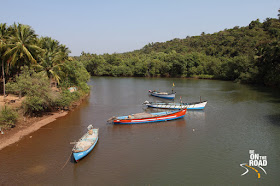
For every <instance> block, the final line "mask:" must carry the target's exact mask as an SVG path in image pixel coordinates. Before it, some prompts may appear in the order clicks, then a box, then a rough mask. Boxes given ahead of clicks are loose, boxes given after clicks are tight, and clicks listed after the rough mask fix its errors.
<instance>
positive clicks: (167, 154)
mask: <svg viewBox="0 0 280 186" xmlns="http://www.w3.org/2000/svg"><path fill="white" fill-rule="evenodd" d="M173 82H174V83H175V91H176V92H177V95H176V100H177V101H178V100H179V99H178V98H179V97H180V96H181V97H182V99H183V101H185V102H193V101H199V99H200V98H199V97H200V96H201V97H202V99H207V100H208V104H207V105H206V108H205V110H204V111H187V114H186V116H185V117H184V118H183V119H179V120H174V121H168V122H161V123H153V124H137V125H112V124H107V123H106V120H107V119H108V118H110V117H111V116H117V115H126V114H132V113H137V112H143V111H145V107H143V105H142V103H143V102H144V101H145V100H150V101H157V100H159V99H158V98H153V97H150V96H148V95H147V92H148V90H149V89H159V90H161V91H165V90H171V86H172V83H173ZM89 84H90V85H91V86H92V87H91V95H90V96H89V97H88V99H87V100H85V101H84V102H83V103H82V104H81V105H80V106H79V107H78V108H77V109H75V110H74V111H72V112H70V113H69V114H68V115H67V116H65V117H63V118H59V119H58V120H56V121H55V122H52V123H50V124H48V125H46V126H44V127H43V128H41V129H39V130H38V131H36V132H34V133H32V134H30V135H29V136H32V138H30V137H29V136H26V137H24V138H23V139H22V140H21V141H19V142H17V143H15V144H13V145H10V146H8V147H6V148H4V149H3V150H1V151H0V184H11V185H14V184H31V185H33V184H39V185H40V184H42V185H45V184H55V185H66V184H67V185H86V184H87V185H132V184H134V185H144V184H145V185H148V184H150V185H179V184H180V185H194V184H199V185H201V184H206V185H210V184H218V185H227V184H240V185H255V184H258V183H260V184H266V185H278V184H279V183H280V177H279V165H280V147H279V143H280V92H279V90H276V89H273V88H264V87H253V86H248V85H240V84H236V83H232V82H225V81H215V80H212V81H211V80H192V79H161V78H155V79H148V78H112V77H94V78H92V79H91V80H90V82H89ZM147 111H148V112H152V111H154V112H157V111H158V110H147ZM89 124H92V125H93V126H94V127H96V128H99V133H100V134H99V141H98V143H97V145H96V147H95V148H94V149H93V151H92V152H91V153H90V154H89V155H88V156H87V157H85V158H84V159H82V160H81V161H80V162H78V163H73V162H72V161H68V163H67V164H66V166H65V167H64V168H63V170H61V168H62V167H63V165H64V164H65V162H66V160H67V159H68V157H69V156H70V154H71V149H72V147H73V145H70V142H72V141H75V140H78V139H79V138H80V137H81V136H82V135H83V134H84V132H85V131H86V127H87V126H88V125H89ZM249 150H255V152H256V153H258V154H260V155H263V156H267V162H268V165H267V166H264V167H263V168H264V169H265V171H266V173H267V174H265V173H264V172H263V171H262V170H260V169H259V168H257V167H255V168H256V170H258V171H259V173H260V178H258V174H257V173H256V172H255V171H254V170H249V172H248V173H247V174H246V175H244V176H241V174H242V173H244V172H245V169H244V168H242V167H240V164H242V163H248V161H249Z"/></svg>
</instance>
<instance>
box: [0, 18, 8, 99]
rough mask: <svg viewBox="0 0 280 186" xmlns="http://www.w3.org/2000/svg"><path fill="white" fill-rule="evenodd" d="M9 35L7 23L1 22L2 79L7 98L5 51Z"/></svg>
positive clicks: (4, 94)
mask: <svg viewBox="0 0 280 186" xmlns="http://www.w3.org/2000/svg"><path fill="white" fill-rule="evenodd" d="M8 37H9V31H8V29H7V26H6V23H4V24H2V23H1V24H0V60H1V61H2V79H3V96H4V99H5V96H6V91H5V59H4V55H3V54H4V53H5V52H6V50H7V40H8Z"/></svg>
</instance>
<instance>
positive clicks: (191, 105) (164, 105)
mask: <svg viewBox="0 0 280 186" xmlns="http://www.w3.org/2000/svg"><path fill="white" fill-rule="evenodd" d="M143 104H144V105H146V106H148V107H152V108H163V109H185V108H187V109H188V110H202V109H204V108H205V106H206V104H207V101H201V102H192V103H164V102H149V101H145V102H144V103H143Z"/></svg>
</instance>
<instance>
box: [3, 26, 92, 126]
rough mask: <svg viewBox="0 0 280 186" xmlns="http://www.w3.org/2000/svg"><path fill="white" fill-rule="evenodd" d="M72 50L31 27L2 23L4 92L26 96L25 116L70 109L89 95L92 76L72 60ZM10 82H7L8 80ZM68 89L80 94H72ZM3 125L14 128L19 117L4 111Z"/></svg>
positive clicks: (7, 108)
mask: <svg viewBox="0 0 280 186" xmlns="http://www.w3.org/2000/svg"><path fill="white" fill-rule="evenodd" d="M69 53H70V51H69V49H68V48H67V47H66V46H65V45H62V44H60V43H59V42H58V41H56V40H54V39H52V38H50V37H38V36H37V35H36V34H35V31H34V30H33V29H32V28H31V27H30V26H28V25H22V24H13V25H11V26H7V25H6V24H5V23H4V24H3V23H1V24H0V62H1V71H2V73H1V80H2V83H1V85H0V89H1V92H3V95H4V99H5V95H6V94H7V93H12V94H16V95H19V97H20V98H21V97H22V96H24V97H25V98H24V101H23V103H22V111H23V113H24V114H25V115H39V114H42V113H43V112H46V111H52V110H57V109H66V108H69V106H70V104H71V103H72V102H73V101H75V100H77V99H79V98H80V96H82V95H84V94H86V93H88V92H89V87H88V86H87V84H86V82H87V81H88V79H89V77H90V75H89V73H88V72H87V71H86V69H85V68H84V66H83V64H81V62H79V61H73V58H71V57H69V56H68V55H69ZM6 80H8V81H6ZM69 87H76V88H77V91H75V92H72V93H70V91H69V90H68V88H69ZM1 112H2V113H0V127H1V123H2V125H3V124H6V125H11V124H12V123H14V122H15V121H16V118H17V114H15V111H14V110H13V109H11V108H9V107H5V108H2V111H1Z"/></svg>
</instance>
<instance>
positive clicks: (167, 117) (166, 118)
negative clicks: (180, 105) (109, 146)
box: [113, 109, 186, 124]
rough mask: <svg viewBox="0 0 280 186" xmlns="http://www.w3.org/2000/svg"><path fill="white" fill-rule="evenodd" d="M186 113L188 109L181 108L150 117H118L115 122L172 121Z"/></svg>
mask: <svg viewBox="0 0 280 186" xmlns="http://www.w3.org/2000/svg"><path fill="white" fill-rule="evenodd" d="M185 114H186V109H184V110H181V111H179V112H175V113H174V112H171V114H168V115H164V116H157V117H150V118H142V119H116V120H114V122H113V123H114V124H139V123H153V122H161V121H170V120H174V119H179V118H183V117H184V116H185Z"/></svg>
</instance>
